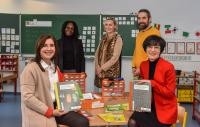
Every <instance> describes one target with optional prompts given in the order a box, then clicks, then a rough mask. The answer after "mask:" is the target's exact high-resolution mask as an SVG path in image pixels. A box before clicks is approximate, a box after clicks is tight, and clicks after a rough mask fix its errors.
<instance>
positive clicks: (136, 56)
mask: <svg viewBox="0 0 200 127" xmlns="http://www.w3.org/2000/svg"><path fill="white" fill-rule="evenodd" d="M150 35H158V36H160V32H159V31H158V30H157V29H156V28H154V27H150V28H148V29H146V30H143V31H140V32H139V33H138V34H137V36H136V42H135V50H134V53H133V57H132V67H136V68H139V67H140V64H141V63H142V62H143V61H145V60H147V59H148V58H147V54H146V52H145V51H144V49H143V47H142V44H143V42H144V40H145V39H146V38H147V37H148V36H150Z"/></svg>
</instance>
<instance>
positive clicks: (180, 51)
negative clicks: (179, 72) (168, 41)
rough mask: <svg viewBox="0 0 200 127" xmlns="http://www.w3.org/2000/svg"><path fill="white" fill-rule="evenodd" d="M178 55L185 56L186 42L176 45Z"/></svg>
mask: <svg viewBox="0 0 200 127" xmlns="http://www.w3.org/2000/svg"><path fill="white" fill-rule="evenodd" d="M176 51H177V54H185V42H177V43H176Z"/></svg>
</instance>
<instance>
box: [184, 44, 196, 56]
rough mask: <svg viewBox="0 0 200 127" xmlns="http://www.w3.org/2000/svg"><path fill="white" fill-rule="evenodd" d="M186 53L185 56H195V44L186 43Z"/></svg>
mask: <svg viewBox="0 0 200 127" xmlns="http://www.w3.org/2000/svg"><path fill="white" fill-rule="evenodd" d="M186 53H187V54H195V42H187V43H186Z"/></svg>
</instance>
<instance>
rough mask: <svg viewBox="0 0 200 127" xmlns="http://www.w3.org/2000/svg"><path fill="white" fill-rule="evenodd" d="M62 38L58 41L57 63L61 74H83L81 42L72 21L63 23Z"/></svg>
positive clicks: (83, 63) (83, 62)
mask: <svg viewBox="0 0 200 127" xmlns="http://www.w3.org/2000/svg"><path fill="white" fill-rule="evenodd" d="M61 32H62V37H61V39H59V40H58V47H59V61H58V65H59V67H60V69H61V71H62V72H78V73H80V72H85V58H84V51H83V44H82V40H80V39H78V36H79V32H78V27H77V24H76V23H75V22H74V21H65V22H64V23H63V25H62V29H61Z"/></svg>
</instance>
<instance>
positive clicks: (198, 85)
mask: <svg viewBox="0 0 200 127" xmlns="http://www.w3.org/2000/svg"><path fill="white" fill-rule="evenodd" d="M199 79H200V73H197V72H195V82H194V100H193V111H192V118H193V119H195V120H197V121H198V122H200V82H199Z"/></svg>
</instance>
